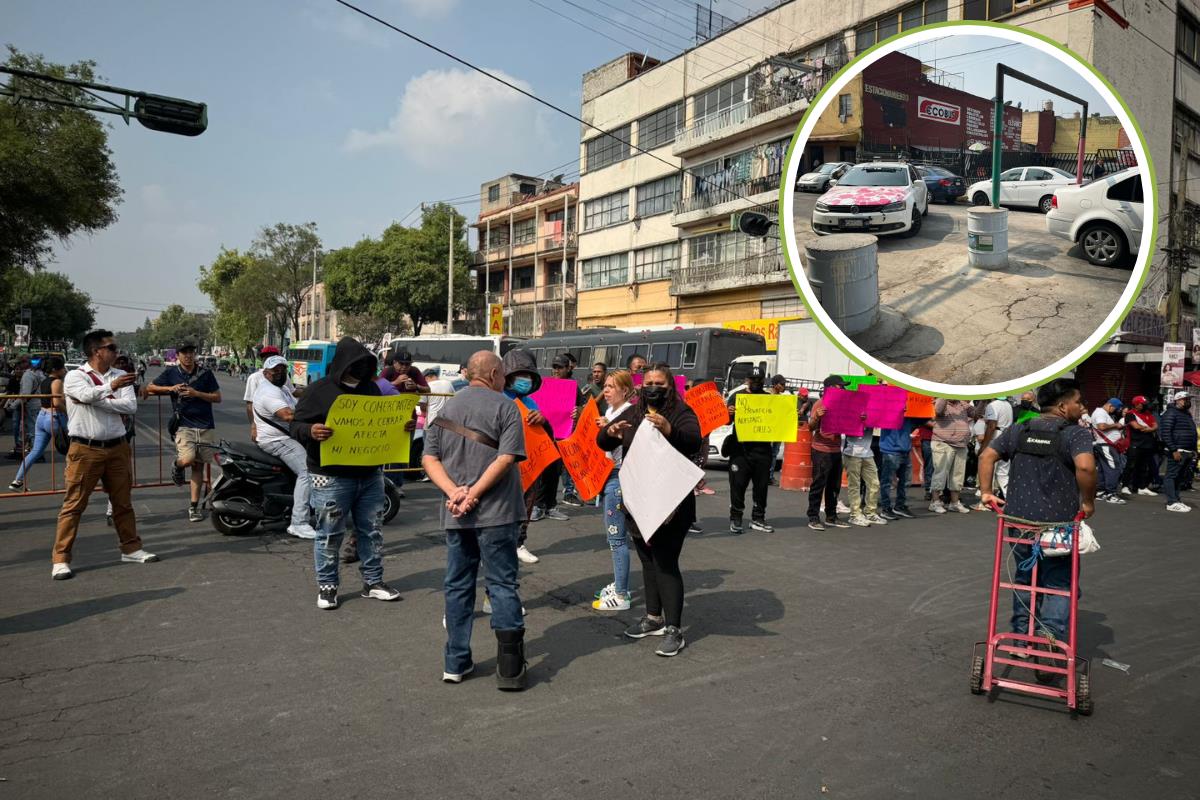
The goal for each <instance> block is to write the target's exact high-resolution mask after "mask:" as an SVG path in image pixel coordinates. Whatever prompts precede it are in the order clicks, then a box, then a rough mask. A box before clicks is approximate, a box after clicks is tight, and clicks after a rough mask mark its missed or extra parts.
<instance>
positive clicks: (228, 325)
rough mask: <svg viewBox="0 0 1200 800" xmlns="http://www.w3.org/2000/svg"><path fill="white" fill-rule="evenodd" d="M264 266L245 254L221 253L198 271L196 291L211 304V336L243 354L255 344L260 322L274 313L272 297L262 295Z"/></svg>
mask: <svg viewBox="0 0 1200 800" xmlns="http://www.w3.org/2000/svg"><path fill="white" fill-rule="evenodd" d="M266 270H267V266H266V265H264V264H263V263H261V262H260V261H258V260H257V259H255V258H254V257H253V256H251V255H249V254H248V253H239V252H238V251H237V250H228V249H225V248H222V249H221V252H220V254H219V255H218V256H217V258H216V260H215V261H213V263H212V264H211V265H210V266H208V267H201V268H200V281H199V282H198V286H199V287H200V291H202V292H204V293H205V294H207V295H208V296H209V297H210V298H211V299H212V301H213V307H214V308H215V309H216V314H215V315H214V317H213V324H212V335H213V337H214V339H215V340H216V341H219V342H221V343H222V344H227V345H229V346H230V347H231V348H233V349H234V350H235V351H236V352H238V353H241V354H244V353H245V352H246V351H247V350H249V349H250V348H251V347H253V345H254V343H255V342H257V341H259V339H260V338H261V335H262V330H263V318H264V317H265V316H266V315H267V314H271V313H273V312H275V311H276V310H277V309H276V305H275V299H276V298H275V293H274V292H267V291H263V289H262V286H263V285H265V284H263V283H262V281H264V280H266V279H267V276H266V274H265V273H266Z"/></svg>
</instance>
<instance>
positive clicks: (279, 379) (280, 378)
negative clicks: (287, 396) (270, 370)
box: [268, 372, 287, 386]
mask: <svg viewBox="0 0 1200 800" xmlns="http://www.w3.org/2000/svg"><path fill="white" fill-rule="evenodd" d="M268 380H270V381H271V383H272V384H274V385H275V386H283V385H284V384H285V383H287V373H286V372H284V373H281V374H279V375H272V376H271V377H270V378H268Z"/></svg>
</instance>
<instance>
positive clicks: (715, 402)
mask: <svg viewBox="0 0 1200 800" xmlns="http://www.w3.org/2000/svg"><path fill="white" fill-rule="evenodd" d="M683 399H684V401H685V402H686V403H687V404H688V405H689V406H691V409H692V411H695V412H696V418H697V419H699V420H700V435H701V436H708V435H709V434H710V433H712V432H713V431H715V430H716V429H717V428H719V427H721V426H722V425H728V424H729V408H728V407H727V406H726V405H725V400H724V398H722V397H721V393H720V392H719V391H717V385H716V384H715V383H713V382H712V381H708V382H707V383H700V384H697V385H695V386H693V387H692V388H691V389H688V390H687V394H685V395H684V396H683Z"/></svg>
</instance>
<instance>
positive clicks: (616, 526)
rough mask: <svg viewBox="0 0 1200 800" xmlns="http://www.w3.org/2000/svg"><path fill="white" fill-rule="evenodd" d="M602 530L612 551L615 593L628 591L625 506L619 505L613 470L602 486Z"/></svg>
mask: <svg viewBox="0 0 1200 800" xmlns="http://www.w3.org/2000/svg"><path fill="white" fill-rule="evenodd" d="M603 498H604V530H605V534H606V535H607V536H608V549H609V550H611V551H612V562H613V583H614V584H616V588H617V593H618V594H625V593H626V592H628V591H629V537H628V536H627V535H626V534H625V506H624V505H622V503H621V476H620V474H619V473H618V471H617V470H615V469H614V470H613V471H612V474H610V475H609V476H608V482H607V483H605V484H604V492H603Z"/></svg>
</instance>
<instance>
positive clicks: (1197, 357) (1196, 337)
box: [1192, 326, 1200, 369]
mask: <svg viewBox="0 0 1200 800" xmlns="http://www.w3.org/2000/svg"><path fill="white" fill-rule="evenodd" d="M1192 369H1200V326H1197V327H1194V328H1192Z"/></svg>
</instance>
